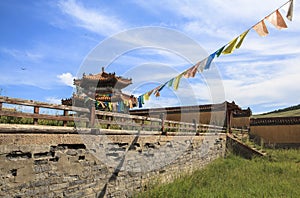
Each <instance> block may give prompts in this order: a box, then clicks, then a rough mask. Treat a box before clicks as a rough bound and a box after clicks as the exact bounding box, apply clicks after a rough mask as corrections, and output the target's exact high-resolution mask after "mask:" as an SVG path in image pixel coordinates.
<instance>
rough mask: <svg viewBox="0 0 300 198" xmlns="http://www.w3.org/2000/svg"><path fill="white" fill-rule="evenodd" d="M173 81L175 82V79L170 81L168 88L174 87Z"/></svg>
mask: <svg viewBox="0 0 300 198" xmlns="http://www.w3.org/2000/svg"><path fill="white" fill-rule="evenodd" d="M173 81H174V78H172V79H171V80H169V82H168V87H172V85H173Z"/></svg>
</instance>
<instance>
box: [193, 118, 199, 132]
mask: <svg viewBox="0 0 300 198" xmlns="http://www.w3.org/2000/svg"><path fill="white" fill-rule="evenodd" d="M193 123H194V129H195V133H196V135H197V136H198V135H199V132H198V128H197V122H196V120H195V119H193Z"/></svg>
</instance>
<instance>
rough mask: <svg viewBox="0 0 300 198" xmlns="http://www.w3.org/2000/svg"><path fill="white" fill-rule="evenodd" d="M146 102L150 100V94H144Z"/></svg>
mask: <svg viewBox="0 0 300 198" xmlns="http://www.w3.org/2000/svg"><path fill="white" fill-rule="evenodd" d="M144 100H149V92H147V93H145V94H144Z"/></svg>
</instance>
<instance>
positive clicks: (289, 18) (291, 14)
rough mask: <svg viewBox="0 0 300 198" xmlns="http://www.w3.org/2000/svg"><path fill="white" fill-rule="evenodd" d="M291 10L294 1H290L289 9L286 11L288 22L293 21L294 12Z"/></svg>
mask: <svg viewBox="0 0 300 198" xmlns="http://www.w3.org/2000/svg"><path fill="white" fill-rule="evenodd" d="M293 10H294V1H293V0H291V3H290V6H289V9H288V12H287V15H286V17H287V18H288V20H290V21H292V20H293V12H294V11H293Z"/></svg>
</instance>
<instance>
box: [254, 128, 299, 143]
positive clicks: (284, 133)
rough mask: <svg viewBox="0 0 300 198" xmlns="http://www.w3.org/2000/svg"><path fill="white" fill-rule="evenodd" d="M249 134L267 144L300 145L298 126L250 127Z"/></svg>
mask: <svg viewBox="0 0 300 198" xmlns="http://www.w3.org/2000/svg"><path fill="white" fill-rule="evenodd" d="M250 133H251V134H253V135H257V136H259V137H261V138H262V139H263V141H264V143H267V144H276V143H278V144H280V143H281V144H289V143H300V125H271V126H270V125H268V126H251V127H250Z"/></svg>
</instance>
